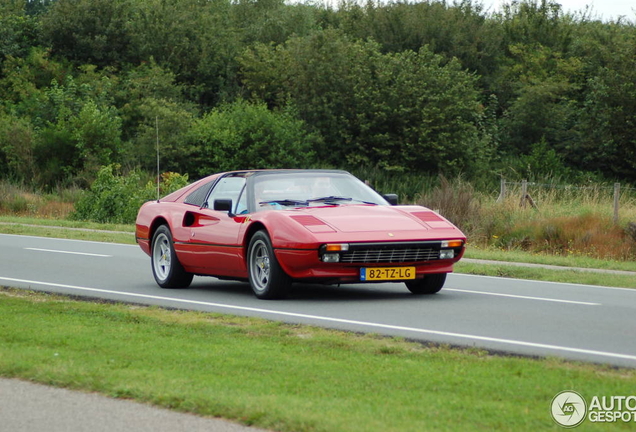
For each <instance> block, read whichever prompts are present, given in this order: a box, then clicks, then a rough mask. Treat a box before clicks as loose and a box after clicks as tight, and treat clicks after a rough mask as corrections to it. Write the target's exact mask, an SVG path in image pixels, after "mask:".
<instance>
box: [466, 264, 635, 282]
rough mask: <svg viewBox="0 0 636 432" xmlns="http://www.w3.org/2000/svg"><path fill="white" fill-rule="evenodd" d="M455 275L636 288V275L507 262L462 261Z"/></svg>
mask: <svg viewBox="0 0 636 432" xmlns="http://www.w3.org/2000/svg"><path fill="white" fill-rule="evenodd" d="M455 273H466V274H473V275H481V276H495V277H507V278H514V279H529V280H537V281H548V282H562V283H573V284H582V285H598V286H609V287H620V288H636V273H635V274H634V275H621V274H618V275H617V274H608V273H596V272H583V271H577V270H568V269H563V270H549V269H543V268H535V267H518V266H512V265H506V263H505V262H504V263H501V264H473V263H469V262H466V261H460V262H458V263H457V264H455Z"/></svg>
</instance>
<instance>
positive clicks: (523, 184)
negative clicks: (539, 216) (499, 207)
mask: <svg viewBox="0 0 636 432" xmlns="http://www.w3.org/2000/svg"><path fill="white" fill-rule="evenodd" d="M527 196H528V180H521V202H520V203H519V205H520V206H521V207H523V208H526V197H527Z"/></svg>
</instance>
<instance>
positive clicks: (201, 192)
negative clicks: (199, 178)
mask: <svg viewBox="0 0 636 432" xmlns="http://www.w3.org/2000/svg"><path fill="white" fill-rule="evenodd" d="M211 183H212V182H209V183H206V184H204V185H203V186H201V187H199V188H197V189H196V190H195V191H194V192H192V193H190V195H188V196H187V197H186V199H185V201H184V202H185V203H186V204H192V205H195V206H197V207H202V206H203V203H204V202H205V196H206V195H207V194H208V191H209V190H210V184H211Z"/></svg>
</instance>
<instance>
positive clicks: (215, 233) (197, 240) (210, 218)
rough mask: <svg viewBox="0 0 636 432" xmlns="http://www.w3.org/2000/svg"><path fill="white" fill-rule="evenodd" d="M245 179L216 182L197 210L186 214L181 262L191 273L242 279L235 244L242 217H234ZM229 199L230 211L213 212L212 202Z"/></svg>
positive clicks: (236, 177) (239, 255)
mask: <svg viewBox="0 0 636 432" xmlns="http://www.w3.org/2000/svg"><path fill="white" fill-rule="evenodd" d="M244 189H245V178H244V177H242V176H237V175H228V176H225V177H222V178H221V179H219V180H218V181H217V182H216V184H215V185H214V186H213V188H212V190H211V191H210V193H209V195H208V197H207V199H206V200H205V202H204V203H203V205H202V206H201V207H200V208H194V209H192V210H190V211H188V212H187V213H186V215H185V217H184V228H188V229H189V230H190V237H189V240H188V242H187V245H184V246H185V248H184V249H185V250H184V252H185V253H183V254H182V255H181V256H182V262H183V264H184V266H186V267H187V268H188V269H189V270H190V271H191V272H194V273H201V274H209V275H214V276H231V277H244V276H245V275H244V274H243V273H244V271H245V270H244V267H245V266H244V265H243V264H242V260H241V256H242V254H241V246H240V245H239V243H238V237H239V230H240V229H241V225H242V221H243V219H244V218H243V217H237V216H235V215H234V213H235V211H236V209H237V207H238V205H239V204H238V203H239V202H241V201H242V200H241V197H242V195H243V194H244ZM219 199H223V200H232V211H231V212H230V211H227V210H215V209H214V202H215V200H219Z"/></svg>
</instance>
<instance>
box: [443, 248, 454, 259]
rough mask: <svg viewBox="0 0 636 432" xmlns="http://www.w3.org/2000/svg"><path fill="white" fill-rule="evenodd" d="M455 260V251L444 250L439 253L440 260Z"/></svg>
mask: <svg viewBox="0 0 636 432" xmlns="http://www.w3.org/2000/svg"><path fill="white" fill-rule="evenodd" d="M453 258H455V251H454V250H453V249H442V250H441V251H439V259H453Z"/></svg>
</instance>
